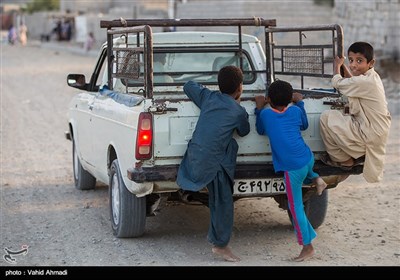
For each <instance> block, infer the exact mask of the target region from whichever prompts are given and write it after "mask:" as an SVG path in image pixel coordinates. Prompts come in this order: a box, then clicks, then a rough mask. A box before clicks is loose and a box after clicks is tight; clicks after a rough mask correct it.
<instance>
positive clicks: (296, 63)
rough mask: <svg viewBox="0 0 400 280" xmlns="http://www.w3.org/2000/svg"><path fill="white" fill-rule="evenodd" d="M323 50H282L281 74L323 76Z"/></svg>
mask: <svg viewBox="0 0 400 280" xmlns="http://www.w3.org/2000/svg"><path fill="white" fill-rule="evenodd" d="M323 65H324V63H323V49H321V48H304V47H299V48H283V49H282V72H283V73H287V74H291V73H302V74H323V73H324V71H323Z"/></svg>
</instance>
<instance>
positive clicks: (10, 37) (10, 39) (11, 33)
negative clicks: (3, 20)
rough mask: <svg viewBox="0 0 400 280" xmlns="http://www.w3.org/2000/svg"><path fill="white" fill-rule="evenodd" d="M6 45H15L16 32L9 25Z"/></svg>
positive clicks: (12, 26)
mask: <svg viewBox="0 0 400 280" xmlns="http://www.w3.org/2000/svg"><path fill="white" fill-rule="evenodd" d="M7 37H8V43H10V44H11V45H14V44H15V41H16V40H17V30H16V29H15V27H14V25H11V26H10V28H9V29H8V36H7Z"/></svg>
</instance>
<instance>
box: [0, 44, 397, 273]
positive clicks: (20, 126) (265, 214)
mask: <svg viewBox="0 0 400 280" xmlns="http://www.w3.org/2000/svg"><path fill="white" fill-rule="evenodd" d="M1 48H2V49H1V131H0V136H1V162H0V164H1V165H0V177H1V193H0V195H1V213H0V216H1V224H0V226H1V227H0V232H1V238H0V240H1V244H0V246H1V248H0V249H1V252H3V254H5V251H4V250H3V249H4V248H8V249H10V250H13V251H18V250H22V249H24V248H26V247H23V246H24V245H27V246H28V252H27V253H26V252H25V253H26V254H20V255H16V256H14V259H15V265H17V266H105V265H107V266H293V265H294V266H399V265H400V188H399V186H400V176H399V175H400V171H399V165H400V158H399V154H400V153H399V151H400V150H399V147H400V125H399V111H398V105H399V103H393V104H392V105H391V108H392V109H393V110H392V112H393V113H394V116H393V122H392V131H391V135H390V140H389V144H388V147H387V160H386V169H385V179H384V180H383V182H381V183H378V184H367V183H366V182H365V181H364V179H363V178H362V176H353V177H351V178H350V179H348V180H347V181H345V182H344V183H342V184H341V185H339V186H338V188H336V189H333V190H330V191H329V197H330V198H329V200H330V204H329V208H328V213H327V217H326V219H325V223H324V225H323V226H322V227H320V228H319V229H318V231H317V232H318V237H317V239H316V240H315V242H314V245H315V248H316V250H317V253H316V256H315V257H314V258H313V259H312V260H310V261H307V262H303V263H293V262H291V261H289V259H290V258H291V257H293V256H295V255H297V254H298V252H299V251H300V249H301V248H300V246H298V245H297V243H296V241H295V235H294V233H293V231H292V227H291V224H290V222H289V219H288V217H287V214H286V211H283V210H280V209H279V208H278V205H277V204H276V203H275V201H274V200H273V199H270V198H264V199H247V200H241V201H238V202H237V203H236V204H235V224H234V232H233V237H232V241H231V246H232V248H233V250H234V251H235V252H236V253H237V254H238V255H239V256H241V258H242V261H241V262H239V263H227V262H224V261H222V260H220V259H216V258H214V257H213V256H212V254H211V250H210V246H209V244H208V243H207V241H206V233H207V229H208V221H209V214H208V209H207V208H206V207H204V206H188V205H180V204H170V205H169V206H168V207H167V208H166V209H164V210H163V211H162V212H161V213H160V214H159V215H158V216H155V217H149V218H148V219H147V226H146V232H145V235H144V236H143V237H141V238H137V239H117V238H115V237H114V236H113V235H112V230H111V225H110V218H109V208H108V193H107V192H108V190H107V186H98V187H97V188H96V189H95V190H93V191H78V190H76V189H75V188H74V186H73V177H72V162H71V153H72V146H71V142H70V141H67V140H66V139H65V138H64V131H65V130H66V129H67V117H66V115H67V105H68V102H69V100H70V98H71V97H72V95H73V94H74V93H75V90H74V89H72V88H69V87H67V85H66V75H67V73H85V74H86V75H88V74H89V73H90V72H91V70H92V69H91V68H92V65H93V63H94V60H95V58H93V57H84V56H78V55H73V54H70V53H63V52H56V51H51V50H48V49H43V48H39V47H32V46H30V47H26V48H22V47H18V46H14V47H11V46H8V45H2V46H1ZM396 108H397V109H396ZM395 109H396V110H397V112H395ZM0 265H1V266H10V265H13V264H10V263H9V262H7V261H6V260H5V259H4V256H3V255H2V258H1V260H0Z"/></svg>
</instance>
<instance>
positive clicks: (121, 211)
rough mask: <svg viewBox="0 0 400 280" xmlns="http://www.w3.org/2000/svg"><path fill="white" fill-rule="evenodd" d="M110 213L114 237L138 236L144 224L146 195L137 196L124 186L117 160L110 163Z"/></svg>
mask: <svg viewBox="0 0 400 280" xmlns="http://www.w3.org/2000/svg"><path fill="white" fill-rule="evenodd" d="M109 185H110V190H109V198H110V215H111V225H112V230H113V233H114V235H115V236H116V237H138V236H141V235H142V234H143V233H144V230H145V225H146V197H137V196H136V195H134V194H132V193H131V192H130V191H128V189H127V188H126V186H125V183H124V180H123V178H122V175H121V171H120V169H119V164H118V160H114V161H113V162H112V164H111V172H110V184H109Z"/></svg>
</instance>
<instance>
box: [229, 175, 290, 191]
mask: <svg viewBox="0 0 400 280" xmlns="http://www.w3.org/2000/svg"><path fill="white" fill-rule="evenodd" d="M285 192H286V187H285V182H284V181H283V179H282V178H270V179H254V180H235V184H234V186H233V194H234V195H247V194H279V193H285Z"/></svg>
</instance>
